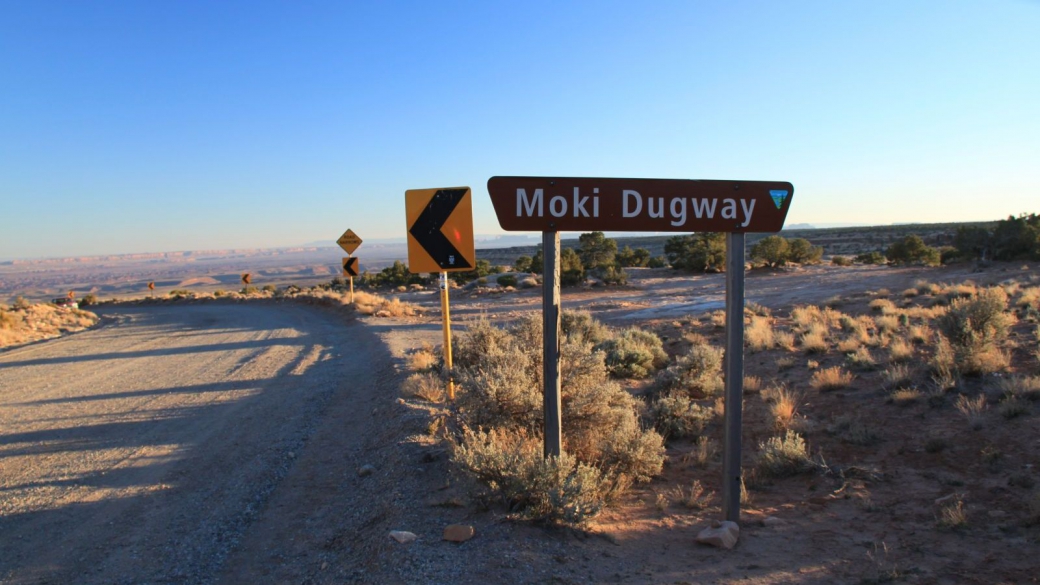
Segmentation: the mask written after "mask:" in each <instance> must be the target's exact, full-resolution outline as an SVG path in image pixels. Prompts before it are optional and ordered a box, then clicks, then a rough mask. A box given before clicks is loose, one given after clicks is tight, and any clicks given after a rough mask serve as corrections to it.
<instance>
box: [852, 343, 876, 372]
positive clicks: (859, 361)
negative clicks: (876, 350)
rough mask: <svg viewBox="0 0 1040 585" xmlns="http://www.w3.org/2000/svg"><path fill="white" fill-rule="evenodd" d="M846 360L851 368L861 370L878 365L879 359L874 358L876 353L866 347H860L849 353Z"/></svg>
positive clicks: (871, 368) (870, 368)
mask: <svg viewBox="0 0 1040 585" xmlns="http://www.w3.org/2000/svg"><path fill="white" fill-rule="evenodd" d="M845 362H846V363H847V364H848V365H849V367H850V368H852V369H854V370H859V371H870V370H873V369H875V368H876V367H877V360H875V359H874V354H872V353H871V352H870V349H868V348H866V347H860V348H858V349H856V350H855V351H853V352H850V353H847V354H846V355H845Z"/></svg>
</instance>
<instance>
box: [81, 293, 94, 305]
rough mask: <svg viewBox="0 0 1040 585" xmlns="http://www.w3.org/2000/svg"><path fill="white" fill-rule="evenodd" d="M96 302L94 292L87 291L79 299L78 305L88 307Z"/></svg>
mask: <svg viewBox="0 0 1040 585" xmlns="http://www.w3.org/2000/svg"><path fill="white" fill-rule="evenodd" d="M97 303H98V298H97V295H96V294H94V293H87V294H85V295H83V298H82V299H80V300H79V306H81V307H89V306H91V305H96V304H97Z"/></svg>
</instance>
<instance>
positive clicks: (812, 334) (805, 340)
mask: <svg viewBox="0 0 1040 585" xmlns="http://www.w3.org/2000/svg"><path fill="white" fill-rule="evenodd" d="M799 341H800V342H801V344H802V349H804V350H805V351H806V353H827V350H828V349H829V348H830V343H829V342H828V340H827V330H826V328H825V327H823V326H822V325H818V324H815V325H813V326H812V327H811V328H810V329H809V330H808V331H806V332H805V333H803V334H802V337H801V339H800V340H799Z"/></svg>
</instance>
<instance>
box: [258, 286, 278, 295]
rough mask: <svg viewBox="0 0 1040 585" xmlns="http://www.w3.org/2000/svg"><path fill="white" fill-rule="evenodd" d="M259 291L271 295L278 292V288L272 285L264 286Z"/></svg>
mask: <svg viewBox="0 0 1040 585" xmlns="http://www.w3.org/2000/svg"><path fill="white" fill-rule="evenodd" d="M260 290H262V291H264V292H269V293H273V292H277V291H278V287H277V286H275V285H273V284H265V285H264V288H262V289H260Z"/></svg>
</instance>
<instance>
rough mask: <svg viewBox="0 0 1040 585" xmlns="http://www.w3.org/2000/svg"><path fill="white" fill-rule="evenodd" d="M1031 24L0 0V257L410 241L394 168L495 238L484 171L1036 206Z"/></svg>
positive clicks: (933, 213) (769, 5)
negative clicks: (470, 198)
mask: <svg viewBox="0 0 1040 585" xmlns="http://www.w3.org/2000/svg"><path fill="white" fill-rule="evenodd" d="M1038 31H1040V2H1037V1H1027V0H897V1H896V0H892V1H888V0H869V1H852V0H849V1H834V0H821V1H783V2H779V1H762V2H754V1H744V0H733V1H730V0H717V1H699V0H682V1H676V2H665V1H655V2H606V1H595V2H593V1H590V2H549V1H545V2H540V1H532V2H489V1H487V0H483V1H475V2H447V1H446V2H418V1H416V2H351V1H342V2H256V1H249V2H211V1H198V2H191V1H177V2H140V1H126V2H101V1H98V2H50V1H39V2H36V1H33V2H25V1H20V0H19V1H13V0H0V258H7V259H9V258H23V257H41V256H78V255H93V254H108V253H121V252H145V251H169V250H193V249H212V248H228V247H238V248H243V247H279V246H288V245H295V244H301V243H304V242H313V241H317V240H328V241H329V243H330V244H331V243H332V242H333V241H334V240H335V239H336V237H338V236H339V234H341V233H342V232H343V231H344V230H345V229H346V228H348V227H349V228H353V229H354V231H356V232H357V233H358V234H359V235H360V236H361V237H362V238H363V239H376V238H395V237H396V238H401V237H404V234H405V215H404V191H405V190H406V189H414V188H427V187H450V186H458V185H468V186H471V187H473V190H474V221H475V224H476V225H475V230H476V232H477V233H486V234H490V233H497V232H499V231H500V230H499V227H498V223H497V221H496V219H495V216H494V211H493V209H492V207H491V203H490V200H489V199H488V196H487V190H486V183H487V179H488V178H489V177H491V176H493V175H557V176H603V177H654V178H691V179H743V180H756V179H757V180H780V181H790V182H792V183H793V184H794V185H795V199H794V203H793V205H792V208H791V211H790V214H789V216H788V224H794V223H812V224H828V223H860V224H874V223H876V224H885V223H897V222H944V221H972V220H990V219H998V218H1001V217H1006V216H1008V215H1011V214H1019V213H1022V212H1040V32H1038ZM363 250H364V248H363V247H362V248H361V250H359V252H358V254H359V255H363Z"/></svg>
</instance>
